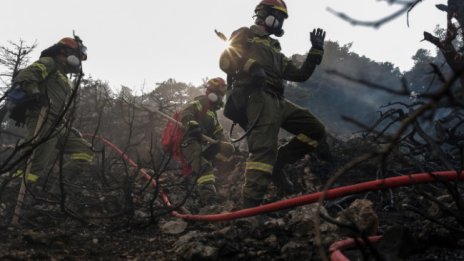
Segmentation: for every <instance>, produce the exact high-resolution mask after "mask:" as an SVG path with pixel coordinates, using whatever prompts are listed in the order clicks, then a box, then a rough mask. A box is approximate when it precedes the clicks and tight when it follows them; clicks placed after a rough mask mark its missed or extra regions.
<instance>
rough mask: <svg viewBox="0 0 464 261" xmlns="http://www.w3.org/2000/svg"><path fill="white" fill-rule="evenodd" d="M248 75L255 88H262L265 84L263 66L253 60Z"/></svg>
mask: <svg viewBox="0 0 464 261" xmlns="http://www.w3.org/2000/svg"><path fill="white" fill-rule="evenodd" d="M250 76H251V81H252V83H253V86H255V88H258V89H259V88H264V87H265V86H266V84H267V80H266V79H267V75H266V71H264V68H263V67H262V66H261V65H260V64H259V63H257V62H255V63H254V64H253V65H252V66H251V68H250Z"/></svg>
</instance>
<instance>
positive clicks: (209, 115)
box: [180, 95, 226, 141]
mask: <svg viewBox="0 0 464 261" xmlns="http://www.w3.org/2000/svg"><path fill="white" fill-rule="evenodd" d="M180 121H181V122H182V124H183V125H184V127H185V128H186V129H187V130H188V129H189V128H191V127H192V126H195V125H198V126H200V127H201V129H202V130H203V134H204V135H206V136H208V137H210V138H213V139H215V140H219V141H225V140H226V138H225V135H224V131H223V128H222V126H221V124H219V121H218V117H217V113H216V110H215V108H214V107H213V105H212V104H210V101H209V100H208V97H206V95H201V96H198V97H196V98H195V99H194V100H193V101H191V102H190V103H188V104H187V105H186V106H185V107H184V108H183V109H182V111H181V112H180ZM186 137H188V133H187V135H186Z"/></svg>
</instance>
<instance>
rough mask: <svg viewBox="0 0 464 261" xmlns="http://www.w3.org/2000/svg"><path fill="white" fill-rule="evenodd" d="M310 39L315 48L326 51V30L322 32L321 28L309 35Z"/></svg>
mask: <svg viewBox="0 0 464 261" xmlns="http://www.w3.org/2000/svg"><path fill="white" fill-rule="evenodd" d="M309 39H310V40H311V44H312V45H313V48H316V49H319V50H324V39H325V31H324V30H322V29H321V28H317V29H314V30H313V31H312V32H311V33H309Z"/></svg>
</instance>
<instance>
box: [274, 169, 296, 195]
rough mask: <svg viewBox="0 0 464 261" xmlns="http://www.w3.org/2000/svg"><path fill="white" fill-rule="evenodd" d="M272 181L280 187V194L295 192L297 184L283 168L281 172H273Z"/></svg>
mask: <svg viewBox="0 0 464 261" xmlns="http://www.w3.org/2000/svg"><path fill="white" fill-rule="evenodd" d="M272 181H273V182H274V185H276V186H277V188H278V189H279V194H280V195H281V196H286V195H289V194H292V193H293V191H294V187H295V186H294V184H293V182H292V181H291V180H290V179H289V178H288V176H287V173H286V171H284V170H282V171H280V172H279V173H277V172H273V173H272Z"/></svg>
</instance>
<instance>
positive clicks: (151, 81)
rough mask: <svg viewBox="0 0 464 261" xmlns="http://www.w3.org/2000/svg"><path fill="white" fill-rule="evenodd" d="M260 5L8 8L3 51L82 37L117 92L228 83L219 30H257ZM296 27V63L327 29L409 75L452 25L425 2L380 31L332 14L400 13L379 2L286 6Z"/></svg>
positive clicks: (209, 2)
mask: <svg viewBox="0 0 464 261" xmlns="http://www.w3.org/2000/svg"><path fill="white" fill-rule="evenodd" d="M258 2H259V1H258V0H228V1H226V0H197V1H192V0H164V1H156V0H132V1H121V0H112V1H110V0H80V1H66V0H40V1H37V0H8V1H6V2H5V1H3V2H2V14H1V16H0V25H1V28H2V29H1V31H0V45H6V44H7V41H8V40H13V41H17V40H18V39H20V38H21V39H23V40H25V41H26V42H28V43H33V42H34V41H37V42H38V48H37V51H36V52H35V53H34V54H33V59H34V60H35V59H36V58H37V57H38V56H39V53H40V51H41V50H43V49H45V48H47V47H48V46H50V45H52V44H54V43H55V42H57V41H58V40H59V39H60V38H62V37H65V36H71V35H72V31H73V30H75V31H76V32H77V34H78V35H79V36H80V37H81V38H82V39H83V41H84V44H85V45H86V46H87V47H88V54H89V59H88V61H86V62H85V63H84V70H85V72H86V74H87V75H92V76H93V77H94V78H97V79H101V80H105V81H108V82H109V83H110V85H111V87H112V88H113V89H119V86H120V85H126V86H128V87H131V88H134V89H140V88H142V87H143V86H145V90H146V91H148V90H151V89H153V87H154V86H155V83H156V82H161V81H164V80H167V79H168V78H174V79H176V80H178V81H183V82H187V83H189V82H190V83H192V84H195V85H199V84H200V83H201V82H202V79H203V78H205V77H215V76H222V77H224V76H225V75H224V74H223V73H222V71H220V70H219V68H218V59H219V55H220V53H221V51H222V50H223V48H224V44H223V43H222V42H221V41H220V40H219V38H218V37H217V36H216V35H215V34H214V29H218V30H220V31H222V32H224V33H225V34H226V35H227V36H228V35H230V33H231V32H232V31H234V30H235V29H237V28H239V27H241V26H249V25H251V24H252V23H253V19H252V16H253V10H254V7H255V6H256V4H257V3H258ZM286 2H287V5H288V9H289V15H290V17H289V19H287V20H286V21H285V23H284V30H285V32H286V33H285V35H284V36H283V37H281V38H280V42H281V45H282V50H283V52H284V53H285V54H286V55H288V56H290V55H292V54H295V53H301V54H303V53H305V52H306V51H307V50H308V49H309V48H310V42H309V31H311V30H312V29H313V28H315V27H321V28H323V29H325V30H326V31H327V39H329V40H334V41H338V42H339V43H340V44H342V45H343V44H347V43H350V42H353V47H352V50H353V51H355V52H357V53H359V54H362V55H365V56H367V57H369V58H371V59H374V60H377V61H390V62H392V63H394V64H395V65H397V66H399V67H400V69H401V70H407V69H409V68H410V67H411V66H412V60H411V56H412V55H413V54H414V53H415V52H416V50H417V49H419V48H427V49H430V50H434V48H433V46H432V45H431V44H429V43H428V42H420V40H421V39H422V33H423V31H424V30H427V31H429V32H432V31H433V29H434V28H435V26H436V25H437V24H442V25H443V24H445V20H446V16H445V13H443V12H440V11H439V10H438V9H436V8H435V4H438V3H446V1H445V0H424V1H423V3H421V4H419V5H418V6H417V7H416V8H415V9H414V10H413V11H412V12H411V14H410V19H409V22H410V26H409V27H407V25H406V16H402V17H400V18H398V19H396V20H395V21H393V22H390V23H388V24H386V25H384V26H383V27H381V28H380V29H377V30H376V29H373V28H365V27H359V26H357V27H354V26H351V25H350V24H348V23H346V22H344V21H342V20H341V19H339V18H338V17H335V16H334V15H333V14H331V13H329V12H328V11H327V7H330V8H332V9H335V10H337V11H343V12H344V13H347V14H348V15H350V16H353V17H356V18H359V19H361V20H376V19H378V18H379V17H380V16H382V15H386V14H388V13H391V12H393V11H395V10H397V9H398V8H399V7H398V6H395V5H389V4H387V3H386V2H379V1H377V0H319V1H317V0H287V1H286Z"/></svg>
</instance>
